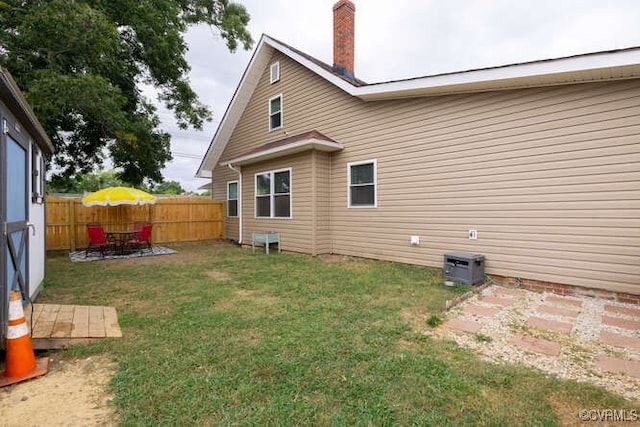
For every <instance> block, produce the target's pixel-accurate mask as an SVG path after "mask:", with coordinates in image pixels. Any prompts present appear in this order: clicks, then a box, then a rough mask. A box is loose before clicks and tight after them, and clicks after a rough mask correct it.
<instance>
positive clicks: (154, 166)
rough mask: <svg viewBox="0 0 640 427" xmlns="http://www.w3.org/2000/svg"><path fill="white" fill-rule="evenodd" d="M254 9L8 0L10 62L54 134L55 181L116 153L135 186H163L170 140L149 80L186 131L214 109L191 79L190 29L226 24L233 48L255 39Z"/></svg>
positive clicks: (141, 1) (5, 42)
mask: <svg viewBox="0 0 640 427" xmlns="http://www.w3.org/2000/svg"><path fill="white" fill-rule="evenodd" d="M248 22H249V14H248V13H247V11H246V9H245V8H244V6H242V5H240V4H237V3H233V2H232V1H230V0H39V1H24V0H4V1H0V65H1V66H3V67H5V68H7V69H8V70H9V71H10V72H11V74H12V75H13V77H14V78H15V79H16V81H17V83H18V85H19V86H20V88H21V89H22V90H23V91H24V93H25V96H26V98H27V100H28V101H29V103H30V104H31V106H32V107H33V109H34V111H35V113H36V115H37V116H38V118H39V120H40V121H41V122H42V124H43V126H44V128H45V131H46V132H47V133H48V135H49V137H50V138H51V139H52V141H53V143H54V145H55V148H56V154H55V157H54V166H55V167H54V171H55V174H54V175H53V177H52V182H53V183H55V182H56V181H58V182H61V183H62V184H63V185H65V182H66V183H67V184H68V183H69V182H70V180H71V179H72V178H73V177H75V176H77V175H82V174H86V173H88V172H91V171H92V170H94V169H95V168H96V167H98V168H99V167H100V166H101V165H102V162H103V160H104V156H105V154H104V153H105V149H106V153H107V154H106V155H108V156H109V157H110V158H111V162H112V163H113V165H114V167H115V168H117V169H118V170H119V171H120V172H119V175H120V178H121V179H122V180H124V181H126V182H129V183H131V184H133V185H140V184H141V183H143V182H144V181H152V182H161V181H162V175H161V172H160V171H161V170H162V168H163V167H164V166H165V164H166V162H168V161H169V160H171V158H172V157H171V151H170V136H169V134H167V133H166V132H163V131H162V130H160V129H158V126H159V124H160V120H159V118H158V115H157V113H156V108H155V107H154V106H153V105H152V103H151V101H150V100H148V99H146V98H145V97H144V95H143V94H142V92H141V89H140V86H139V84H147V85H152V86H154V87H155V88H156V89H157V90H158V93H159V100H160V101H161V102H163V103H164V105H165V106H166V107H167V108H169V109H170V110H172V111H173V112H174V114H175V117H176V120H177V123H178V125H179V126H180V127H181V128H188V127H193V128H195V129H202V126H203V124H204V122H205V121H206V120H210V118H211V113H210V111H209V109H208V108H207V107H206V106H205V105H203V104H202V103H201V102H200V101H199V99H198V96H197V95H196V93H195V92H194V91H193V89H192V88H191V86H190V85H189V81H188V78H187V74H188V72H189V70H190V67H189V65H188V63H187V61H186V59H185V54H186V51H187V45H186V43H185V41H184V34H185V32H186V30H187V29H188V28H189V26H191V25H196V24H206V25H209V26H211V27H213V28H214V29H217V31H218V33H219V34H220V36H221V38H222V39H223V40H224V41H225V42H226V45H227V47H228V48H229V49H230V50H231V51H235V50H236V48H237V47H238V45H239V44H241V45H242V47H243V48H244V49H249V48H250V47H251V45H252V43H253V42H252V40H251V35H250V34H249V32H248V30H247V24H248Z"/></svg>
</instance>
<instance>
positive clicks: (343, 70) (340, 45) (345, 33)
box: [333, 0, 356, 79]
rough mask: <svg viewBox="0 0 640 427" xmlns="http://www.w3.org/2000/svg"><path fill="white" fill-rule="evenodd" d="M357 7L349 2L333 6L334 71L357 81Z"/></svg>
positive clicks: (346, 0) (340, 2) (343, 1)
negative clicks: (355, 68)
mask: <svg viewBox="0 0 640 427" xmlns="http://www.w3.org/2000/svg"><path fill="white" fill-rule="evenodd" d="M355 17H356V6H355V5H354V4H353V3H352V2H350V1H349V0H340V1H338V2H337V3H336V4H334V5H333V71H335V72H337V73H339V74H341V75H343V76H344V77H347V78H349V79H355V74H354V71H353V68H354V66H353V64H354V57H355V54H354V48H355V41H354V39H355Z"/></svg>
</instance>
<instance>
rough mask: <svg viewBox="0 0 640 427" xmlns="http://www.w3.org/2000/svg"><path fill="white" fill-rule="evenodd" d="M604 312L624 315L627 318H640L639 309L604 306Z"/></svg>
mask: <svg viewBox="0 0 640 427" xmlns="http://www.w3.org/2000/svg"><path fill="white" fill-rule="evenodd" d="M604 311H607V312H609V313H616V314H626V315H627V316H633V317H638V318H640V308H631V307H623V306H619V305H613V304H606V305H605V306H604Z"/></svg>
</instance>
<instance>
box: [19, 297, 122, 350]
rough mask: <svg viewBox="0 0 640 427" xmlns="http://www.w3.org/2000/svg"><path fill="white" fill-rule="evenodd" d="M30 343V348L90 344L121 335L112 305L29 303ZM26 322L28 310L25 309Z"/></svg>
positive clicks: (41, 348)
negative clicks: (30, 304)
mask: <svg viewBox="0 0 640 427" xmlns="http://www.w3.org/2000/svg"><path fill="white" fill-rule="evenodd" d="M31 309H32V310H33V324H32V325H31V328H32V334H31V343H32V345H33V348H34V350H49V349H59V348H65V347H68V346H71V345H78V344H90V343H92V342H96V341H99V340H102V339H105V338H116V337H122V331H121V330H120V325H118V315H117V314H116V309H115V307H100V306H87V305H60V304H33V306H32V307H31ZM25 317H26V319H27V323H29V324H30V323H31V313H30V311H29V310H27V311H26V312H25Z"/></svg>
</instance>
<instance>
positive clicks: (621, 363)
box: [596, 356, 640, 378]
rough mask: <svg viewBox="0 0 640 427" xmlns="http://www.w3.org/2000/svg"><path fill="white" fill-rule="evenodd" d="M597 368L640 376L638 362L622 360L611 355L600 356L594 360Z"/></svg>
mask: <svg viewBox="0 0 640 427" xmlns="http://www.w3.org/2000/svg"><path fill="white" fill-rule="evenodd" d="M596 365H597V366H598V368H600V369H602V370H603V371H607V372H614V373H620V374H626V375H630V376H632V377H634V378H640V362H639V361H636V360H624V359H618V358H615V357H611V356H600V357H598V360H597V361H596Z"/></svg>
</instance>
